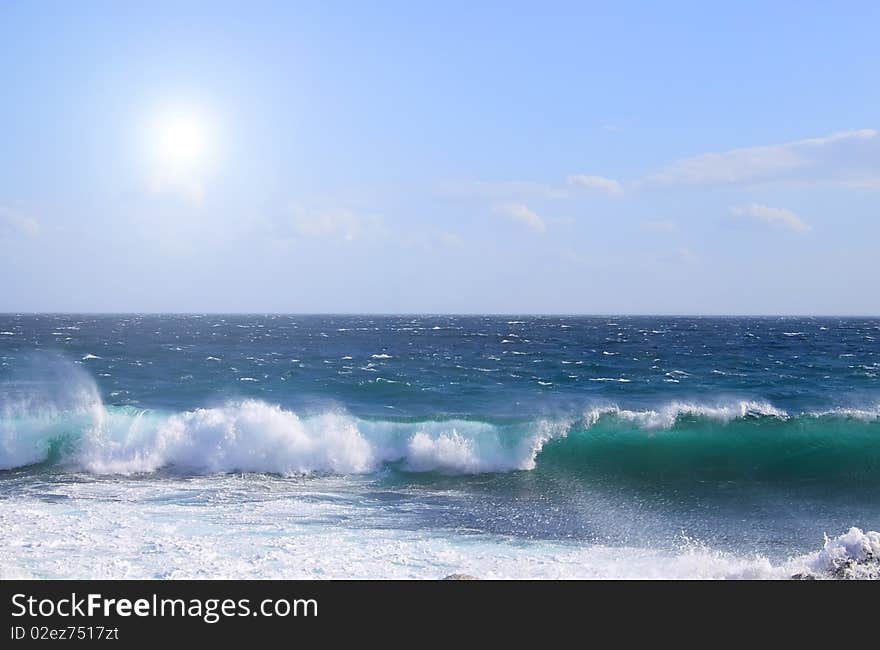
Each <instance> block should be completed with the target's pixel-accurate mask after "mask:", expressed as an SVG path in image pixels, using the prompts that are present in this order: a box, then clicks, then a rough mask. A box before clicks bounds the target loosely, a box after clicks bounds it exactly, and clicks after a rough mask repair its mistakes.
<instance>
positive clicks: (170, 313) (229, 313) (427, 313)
mask: <svg viewBox="0 0 880 650" xmlns="http://www.w3.org/2000/svg"><path fill="white" fill-rule="evenodd" d="M0 316H325V317H326V316H372V317H390V316H450V317H473V316H488V317H512V316H516V317H529V318H546V317H553V318H880V314H870V313H863V314H843V313H841V314H833V313H816V314H804V313H769V312H765V313H720V312H719V313H686V312H665V313H664V312H660V313H653V314H652V313H646V312H616V313H615V312H606V313H603V312H442V311H438V312H430V311H425V312H408V311H400V312H395V311H388V312H357V311H350V312H330V311H328V312H320V311H315V312H285V311H0Z"/></svg>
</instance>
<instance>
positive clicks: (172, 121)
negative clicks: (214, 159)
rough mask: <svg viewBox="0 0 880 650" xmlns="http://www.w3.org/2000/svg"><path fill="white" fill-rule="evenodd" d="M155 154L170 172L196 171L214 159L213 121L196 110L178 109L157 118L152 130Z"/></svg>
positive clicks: (151, 139)
mask: <svg viewBox="0 0 880 650" xmlns="http://www.w3.org/2000/svg"><path fill="white" fill-rule="evenodd" d="M150 143H151V147H150V148H151V149H152V152H153V156H154V158H155V160H156V162H157V163H159V165H160V166H161V167H162V168H164V169H166V170H168V171H180V172H195V171H198V170H199V169H201V168H203V167H204V166H205V165H206V164H207V163H208V162H209V160H210V157H211V150H212V145H213V141H212V133H211V126H210V122H209V120H208V119H207V118H205V117H204V116H201V115H199V114H197V113H195V112H187V111H177V112H173V113H167V114H164V115H161V116H160V117H159V118H157V119H156V121H155V123H154V125H153V128H152V130H151V133H150Z"/></svg>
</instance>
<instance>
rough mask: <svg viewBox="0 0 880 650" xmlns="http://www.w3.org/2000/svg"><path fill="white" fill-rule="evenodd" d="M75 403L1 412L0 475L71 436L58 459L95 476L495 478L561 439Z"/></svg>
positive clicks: (256, 409) (536, 432)
mask: <svg viewBox="0 0 880 650" xmlns="http://www.w3.org/2000/svg"><path fill="white" fill-rule="evenodd" d="M83 398H84V401H83V403H82V404H81V405H78V406H76V407H75V408H69V407H68V408H57V407H54V406H51V405H46V404H43V405H42V406H41V407H40V409H41V410H38V411H36V412H34V411H31V412H30V413H28V412H27V409H25V410H21V409H20V410H19V411H18V412H12V411H11V410H10V409H9V408H7V409H6V411H5V412H4V414H3V415H4V417H3V418H2V428H0V468H4V469H7V468H12V467H19V466H23V465H28V464H33V463H37V462H42V461H44V460H46V459H47V458H48V456H49V449H50V447H51V446H52V445H53V441H57V440H58V438H59V436H60V435H61V434H62V433H67V434H69V432H71V431H76V432H79V435H77V436H72V437H71V436H69V435H68V437H69V438H70V439H68V440H67V441H66V443H65V446H64V449H63V452H62V453H61V458H60V459H57V460H58V462H60V463H61V464H62V465H67V466H72V467H74V468H76V469H83V470H86V471H89V472H93V473H97V474H133V473H141V472H153V471H156V470H158V469H161V468H164V467H171V468H176V469H179V470H183V471H186V472H189V473H195V474H199V473H222V472H235V471H244V472H268V473H277V474H282V475H295V474H307V473H333V474H364V473H369V472H374V471H377V470H378V469H379V468H380V467H381V466H382V465H383V464H385V463H389V462H402V464H403V466H404V468H405V469H408V470H410V471H417V472H421V471H438V472H445V473H479V472H499V471H502V472H503V471H511V470H518V469H532V468H533V467H534V465H535V456H536V455H537V453H538V452H539V451H540V449H541V446H542V445H543V444H544V442H545V441H546V440H548V439H549V438H550V437H553V436H558V435H562V434H564V432H565V426H564V425H562V424H558V425H553V424H551V423H543V422H537V423H529V424H528V426H527V427H526V428H525V431H524V432H517V434H516V435H510V436H505V435H503V432H502V431H501V430H500V429H499V428H498V427H496V426H494V425H492V424H489V423H484V422H470V421H464V420H460V421H459V420H449V421H437V422H431V421H427V422H419V423H406V422H388V421H367V420H362V419H358V418H355V417H353V416H351V415H348V414H346V413H344V412H328V413H323V414H320V415H315V416H309V417H300V416H299V415H298V414H296V413H294V412H293V411H290V410H286V409H283V408H281V407H280V406H277V405H272V404H268V403H266V402H263V401H260V400H244V401H238V402H230V403H227V404H225V405H223V406H219V407H214V408H203V409H196V410H194V411H187V412H183V413H177V414H171V415H164V414H161V413H156V412H150V411H137V410H133V409H106V408H104V407H103V406H102V405H101V403H100V400H98V399H97V396H96V394H94V393H85V394H84V395H83ZM33 413H36V414H33Z"/></svg>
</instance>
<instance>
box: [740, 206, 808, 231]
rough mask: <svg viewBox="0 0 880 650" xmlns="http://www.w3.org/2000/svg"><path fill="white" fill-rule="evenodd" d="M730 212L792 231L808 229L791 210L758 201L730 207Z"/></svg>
mask: <svg viewBox="0 0 880 650" xmlns="http://www.w3.org/2000/svg"><path fill="white" fill-rule="evenodd" d="M730 214H731V215H732V216H733V217H735V218H737V219H748V220H751V221H755V222H758V223H763V224H766V225H769V226H774V227H777V228H783V229H785V230H791V231H792V232H806V231H808V230H809V229H810V226H809V225H807V224H806V223H804V221H803V220H802V219H801V218H800V217H799V216H798V215H796V214H795V213H794V212H792V211H791V210H787V209H786V208H773V207H770V206H769V205H762V204H760V203H752V204H750V205H746V206H741V207H733V208H730Z"/></svg>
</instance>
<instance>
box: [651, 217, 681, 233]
mask: <svg viewBox="0 0 880 650" xmlns="http://www.w3.org/2000/svg"><path fill="white" fill-rule="evenodd" d="M642 230H647V231H648V232H655V233H663V234H665V233H670V232H675V231H676V230H678V224H677V223H675V222H674V221H672V220H671V219H656V220H654V221H643V222H642Z"/></svg>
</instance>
